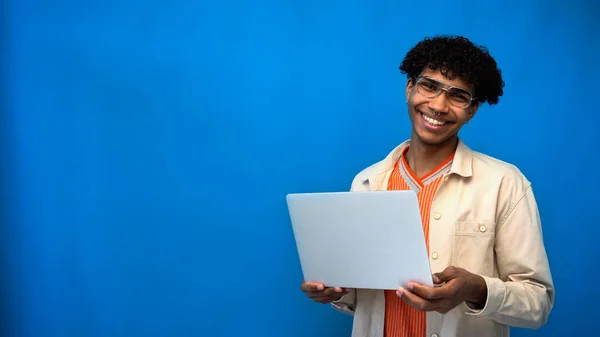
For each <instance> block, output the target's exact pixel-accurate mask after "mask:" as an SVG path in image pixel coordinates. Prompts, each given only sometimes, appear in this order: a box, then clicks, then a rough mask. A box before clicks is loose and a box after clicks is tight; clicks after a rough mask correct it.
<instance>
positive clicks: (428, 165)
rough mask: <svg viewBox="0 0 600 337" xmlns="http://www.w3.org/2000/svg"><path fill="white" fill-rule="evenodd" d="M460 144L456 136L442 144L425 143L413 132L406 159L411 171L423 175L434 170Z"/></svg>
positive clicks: (419, 175)
mask: <svg viewBox="0 0 600 337" xmlns="http://www.w3.org/2000/svg"><path fill="white" fill-rule="evenodd" d="M457 145H458V137H457V136H454V137H452V138H450V139H448V140H447V141H445V142H444V143H442V144H437V145H430V144H425V143H423V142H422V141H420V140H419V139H418V137H416V135H414V134H413V136H412V137H411V141H410V147H409V148H408V152H407V153H406V161H407V163H408V166H409V167H410V169H411V171H412V172H413V173H414V174H415V175H416V176H417V177H422V176H424V175H426V174H427V173H429V172H431V171H433V170H434V169H435V168H436V167H438V166H439V165H441V164H442V163H443V162H444V160H446V159H448V157H450V156H451V155H452V154H453V153H454V151H456V146H457Z"/></svg>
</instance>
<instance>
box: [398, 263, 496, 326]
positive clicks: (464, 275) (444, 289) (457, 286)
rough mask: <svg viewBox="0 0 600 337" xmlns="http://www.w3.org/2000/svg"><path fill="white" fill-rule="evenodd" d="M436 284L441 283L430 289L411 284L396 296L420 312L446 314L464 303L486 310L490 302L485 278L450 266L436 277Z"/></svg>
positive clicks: (400, 289) (434, 280) (435, 275)
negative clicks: (488, 301) (486, 303)
mask: <svg viewBox="0 0 600 337" xmlns="http://www.w3.org/2000/svg"><path fill="white" fill-rule="evenodd" d="M433 283H434V284H441V286H439V287H434V288H430V287H427V286H424V285H421V284H417V283H413V282H409V283H408V284H407V287H406V288H407V289H404V288H399V289H398V291H397V292H396V294H397V295H398V296H400V297H401V298H402V299H403V300H404V301H405V302H406V303H408V304H409V305H410V306H412V307H414V308H416V309H418V310H421V311H437V312H439V313H442V314H445V313H447V312H448V311H450V310H452V309H453V308H455V307H456V306H457V305H459V304H461V303H462V302H470V303H471V304H472V306H474V307H477V308H483V306H484V305H485V302H486V299H487V286H486V284H485V280H484V279H483V277H481V276H479V275H476V274H472V273H470V272H468V271H466V270H465V269H462V268H457V267H448V268H446V269H445V270H444V271H443V272H441V273H437V274H434V275H433Z"/></svg>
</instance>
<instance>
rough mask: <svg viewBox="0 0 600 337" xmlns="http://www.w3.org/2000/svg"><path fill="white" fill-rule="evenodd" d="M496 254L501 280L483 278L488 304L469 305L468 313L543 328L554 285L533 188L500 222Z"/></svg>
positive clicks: (510, 324)
mask: <svg viewBox="0 0 600 337" xmlns="http://www.w3.org/2000/svg"><path fill="white" fill-rule="evenodd" d="M495 251H496V259H497V263H498V270H499V278H492V277H487V276H482V277H483V279H484V280H485V283H486V287H487V296H486V300H485V304H484V305H483V308H482V309H480V310H477V309H474V308H473V306H469V307H470V311H469V312H467V314H470V315H479V316H488V317H490V318H491V319H494V320H495V321H497V322H499V323H502V324H505V325H509V326H514V327H523V328H531V329H537V328H539V327H541V326H542V325H544V324H545V323H546V321H547V319H548V315H549V314H550V311H551V310H552V307H553V305H554V286H553V282H552V276H551V273H550V267H549V264H548V258H547V256H546V250H545V247H544V243H543V237H542V228H541V221H540V217H539V213H538V209H537V204H536V201H535V197H534V195H533V191H532V190H531V187H530V186H527V187H526V190H525V192H524V193H522V195H521V196H520V198H519V199H518V200H515V201H514V202H513V203H512V204H511V206H510V207H509V209H508V210H507V211H506V212H505V214H504V215H503V216H502V218H501V219H500V221H499V223H498V225H497V227H496V245H495Z"/></svg>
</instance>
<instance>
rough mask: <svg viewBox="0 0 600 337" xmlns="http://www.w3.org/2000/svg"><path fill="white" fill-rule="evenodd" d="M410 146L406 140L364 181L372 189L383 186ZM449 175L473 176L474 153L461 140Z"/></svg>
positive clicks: (376, 165)
mask: <svg viewBox="0 0 600 337" xmlns="http://www.w3.org/2000/svg"><path fill="white" fill-rule="evenodd" d="M409 145H410V140H406V141H404V142H403V143H401V144H400V145H398V146H397V147H396V148H395V149H394V150H392V152H390V153H389V154H388V155H387V156H386V157H385V158H384V159H383V160H382V161H380V162H379V163H378V164H375V165H374V167H373V170H372V171H371V174H370V175H369V176H368V177H365V180H364V181H365V182H368V183H369V185H371V186H372V187H373V186H378V185H381V183H382V182H383V179H384V178H385V175H386V174H387V173H388V172H389V171H391V170H393V169H394V165H396V162H397V161H398V159H400V156H401V155H402V152H403V151H404V149H405V148H406V147H407V146H409ZM449 174H450V175H452V174H456V175H459V176H461V177H465V178H467V177H470V176H472V175H473V151H472V150H471V149H470V148H469V147H468V146H467V145H466V144H465V143H464V142H463V141H462V139H460V138H459V139H458V145H457V147H456V152H455V153H454V159H453V161H452V166H451V167H450V173H449Z"/></svg>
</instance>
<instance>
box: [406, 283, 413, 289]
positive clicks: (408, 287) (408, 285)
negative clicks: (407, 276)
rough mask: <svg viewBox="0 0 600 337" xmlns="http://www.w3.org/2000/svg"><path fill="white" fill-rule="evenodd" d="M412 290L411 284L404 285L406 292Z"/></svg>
mask: <svg viewBox="0 0 600 337" xmlns="http://www.w3.org/2000/svg"><path fill="white" fill-rule="evenodd" d="M413 288H414V285H413V284H412V283H409V284H407V285H406V289H408V290H413Z"/></svg>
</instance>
